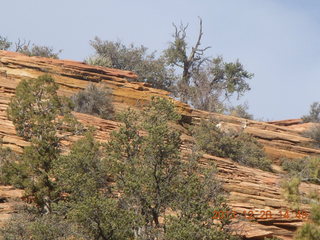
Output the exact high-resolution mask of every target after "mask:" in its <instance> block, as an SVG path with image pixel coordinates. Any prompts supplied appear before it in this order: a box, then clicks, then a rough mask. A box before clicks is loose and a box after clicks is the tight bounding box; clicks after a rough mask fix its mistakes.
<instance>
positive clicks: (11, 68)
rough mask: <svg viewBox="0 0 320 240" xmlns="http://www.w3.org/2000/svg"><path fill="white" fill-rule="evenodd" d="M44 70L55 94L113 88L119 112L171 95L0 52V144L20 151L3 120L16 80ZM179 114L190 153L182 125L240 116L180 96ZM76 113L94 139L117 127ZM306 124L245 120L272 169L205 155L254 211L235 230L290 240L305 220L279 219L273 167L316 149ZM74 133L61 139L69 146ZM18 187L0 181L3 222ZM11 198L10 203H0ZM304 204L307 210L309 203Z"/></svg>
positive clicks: (232, 121) (97, 70) (282, 204)
mask: <svg viewBox="0 0 320 240" xmlns="http://www.w3.org/2000/svg"><path fill="white" fill-rule="evenodd" d="M44 73H48V74H51V75H52V76H53V77H54V78H55V80H56V82H57V83H58V84H59V87H60V88H59V92H58V93H59V94H60V95H65V96H71V95H72V94H74V93H76V92H77V91H79V90H81V89H84V88H85V87H86V86H87V85H88V84H89V83H90V82H93V83H96V84H103V85H106V86H107V87H109V88H110V89H112V95H113V100H114V105H115V108H116V110H117V111H121V110H123V109H125V108H127V107H132V108H140V107H141V106H142V105H144V104H146V103H147V102H148V101H149V100H150V97H151V96H162V97H167V98H169V97H170V96H169V93H168V92H166V91H163V90H158V89H153V88H151V87H150V86H148V85H147V84H144V83H137V82H134V80H135V79H136V77H137V76H136V75H135V74H134V73H132V72H128V71H121V70H117V69H110V68H103V67H96V66H90V65H87V64H85V63H80V62H75V61H66V60H55V59H47V58H40V57H27V56H24V55H21V54H17V53H12V52H6V51H0V139H2V141H3V144H4V146H7V147H10V148H11V149H13V150H14V151H16V152H21V151H22V149H23V147H24V146H26V145H28V143H27V142H25V141H24V140H23V139H21V138H20V137H18V136H17V135H16V133H15V129H14V126H13V124H12V122H11V121H9V120H8V119H7V115H6V108H7V106H8V103H9V101H10V97H12V96H13V95H14V93H15V88H16V86H17V84H18V83H19V82H20V81H21V80H22V79H30V78H36V77H38V76H40V75H42V74H44ZM174 102H175V104H176V106H177V108H178V110H179V112H180V113H181V114H182V116H183V118H182V121H181V126H179V128H180V129H181V131H182V132H183V133H184V134H183V135H182V138H183V141H184V144H183V152H184V153H186V154H187V153H188V152H190V148H189V146H190V144H191V143H192V141H193V139H192V137H190V136H188V135H187V133H188V132H187V131H186V130H185V126H187V125H188V124H197V123H198V122H199V121H200V119H209V118H212V117H213V118H216V119H218V120H219V121H222V122H223V123H224V124H225V125H226V127H227V128H230V129H233V128H235V129H238V128H240V126H241V124H243V122H244V119H241V118H237V117H232V116H226V115H221V114H216V113H209V112H205V111H200V110H195V109H192V108H190V107H189V106H188V105H186V104H183V103H181V102H179V101H174ZM75 116H76V117H77V118H78V119H79V120H80V121H81V122H82V123H84V124H85V125H93V126H95V127H96V128H97V132H96V138H97V139H98V140H100V141H107V140H108V137H109V134H110V132H111V131H113V130H115V129H117V128H118V127H119V123H117V122H114V121H109V120H103V119H100V118H98V117H94V116H90V115H86V114H80V113H75ZM306 128H308V125H304V124H302V123H301V121H300V120H291V121H278V122H269V123H266V122H258V121H251V120H248V121H247V127H246V128H245V129H244V131H246V132H248V133H250V134H252V135H253V136H255V137H256V138H257V139H258V140H259V141H260V142H261V143H262V144H263V145H264V148H265V151H266V153H267V154H268V156H269V158H270V159H272V160H273V163H274V173H270V172H264V171H261V170H257V169H253V168H249V167H245V166H241V165H239V164H237V163H235V162H233V161H231V160H229V159H223V158H218V157H215V156H210V155H204V156H203V158H202V159H201V163H203V164H206V162H208V161H214V162H215V163H216V165H217V168H218V170H219V172H218V177H219V179H221V181H222V182H223V184H224V188H225V189H226V190H227V191H228V192H229V193H230V194H229V197H228V198H229V204H230V206H231V207H232V209H233V210H234V211H237V212H239V213H243V212H244V211H246V212H247V213H248V212H249V211H253V213H254V219H253V220H252V219H245V216H240V218H239V219H237V220H236V221H234V228H235V229H236V231H237V232H238V233H240V234H242V235H243V236H245V237H246V238H248V239H263V237H265V236H272V235H275V236H279V237H282V238H283V239H292V236H293V231H294V230H295V229H296V228H297V227H298V226H300V225H301V224H302V223H303V220H302V219H300V218H299V216H296V214H294V213H292V214H291V215H290V217H289V218H288V219H287V218H283V217H282V216H280V215H279V211H283V212H284V211H285V210H286V209H289V210H290V204H289V203H288V202H286V201H285V199H284V197H283V194H282V189H281V183H282V181H285V179H284V174H283V172H282V171H281V169H279V167H277V164H278V163H279V159H281V158H283V157H286V158H292V159H294V158H300V157H304V156H309V155H317V154H320V150H319V149H314V148H312V147H310V146H312V140H311V139H308V138H305V137H302V136H301V131H303V130H305V129H306ZM76 139H77V138H76V137H73V138H70V139H69V140H70V141H66V142H64V146H65V147H68V146H69V145H70V144H72V142H73V141H74V140H76ZM300 192H301V193H302V194H303V195H308V194H309V193H310V192H315V193H317V194H320V186H319V185H314V184H307V183H303V184H301V186H300ZM21 194H22V193H21V191H14V190H13V189H12V188H10V187H5V186H0V200H1V199H2V197H3V198H4V200H3V201H0V223H1V222H2V221H5V220H6V218H7V216H9V214H10V212H11V211H12V204H13V203H12V201H13V200H14V199H15V198H17V197H20V196H21ZM6 203H10V204H11V205H9V207H8V206H7V207H5V206H4V205H1V204H6ZM302 209H303V210H305V211H307V212H308V211H309V210H310V209H309V207H308V206H307V205H302ZM263 211H271V213H272V219H271V218H270V217H268V218H267V219H263V216H262V215H263Z"/></svg>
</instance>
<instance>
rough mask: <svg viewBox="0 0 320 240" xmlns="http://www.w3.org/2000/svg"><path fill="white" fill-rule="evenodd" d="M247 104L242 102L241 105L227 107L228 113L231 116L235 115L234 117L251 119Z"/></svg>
mask: <svg viewBox="0 0 320 240" xmlns="http://www.w3.org/2000/svg"><path fill="white" fill-rule="evenodd" d="M248 108H249V107H248V104H247V103H244V104H243V105H237V106H234V107H230V108H229V109H228V111H227V112H228V113H229V114H230V115H231V116H235V117H240V118H245V119H251V120H252V119H253V115H252V114H250V113H248Z"/></svg>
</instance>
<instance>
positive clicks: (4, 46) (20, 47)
mask: <svg viewBox="0 0 320 240" xmlns="http://www.w3.org/2000/svg"><path fill="white" fill-rule="evenodd" d="M0 50H8V51H14V52H19V53H22V54H25V55H28V56H38V57H47V58H55V59H58V58H59V54H60V53H61V52H62V50H59V51H58V52H55V51H54V49H53V48H52V47H48V46H42V45H36V44H31V42H30V41H26V40H21V39H18V41H16V42H14V43H12V42H10V41H9V40H8V39H7V38H6V37H2V36H0Z"/></svg>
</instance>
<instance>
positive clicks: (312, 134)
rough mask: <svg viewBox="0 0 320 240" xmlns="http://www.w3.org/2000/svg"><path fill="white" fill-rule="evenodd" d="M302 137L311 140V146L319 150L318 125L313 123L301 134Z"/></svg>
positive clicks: (319, 134)
mask: <svg viewBox="0 0 320 240" xmlns="http://www.w3.org/2000/svg"><path fill="white" fill-rule="evenodd" d="M302 135H303V136H305V137H308V138H312V139H313V140H314V143H313V145H314V146H315V147H318V148H320V123H314V124H313V125H312V126H311V127H310V128H309V129H308V130H306V131H304V132H303V133H302Z"/></svg>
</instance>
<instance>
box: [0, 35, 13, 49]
mask: <svg viewBox="0 0 320 240" xmlns="http://www.w3.org/2000/svg"><path fill="white" fill-rule="evenodd" d="M11 45H12V43H11V42H9V40H8V39H7V38H6V37H2V36H0V50H8V49H9V48H10V47H11Z"/></svg>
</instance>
